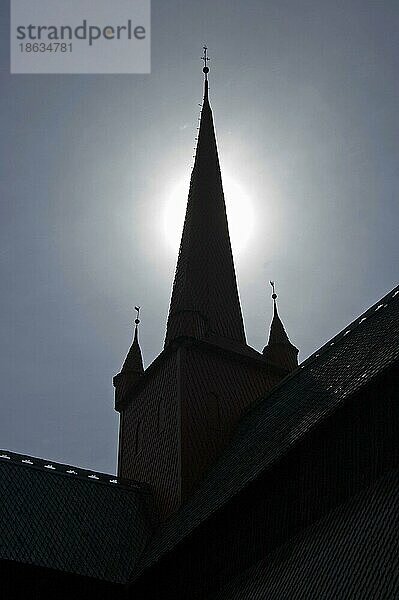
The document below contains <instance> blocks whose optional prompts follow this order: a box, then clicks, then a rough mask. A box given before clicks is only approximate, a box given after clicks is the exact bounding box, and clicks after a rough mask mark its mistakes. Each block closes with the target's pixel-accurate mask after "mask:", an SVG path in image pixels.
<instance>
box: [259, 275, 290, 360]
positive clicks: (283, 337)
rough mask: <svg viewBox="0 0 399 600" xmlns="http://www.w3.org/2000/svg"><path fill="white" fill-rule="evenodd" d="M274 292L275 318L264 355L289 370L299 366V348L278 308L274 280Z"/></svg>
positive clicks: (272, 284) (272, 282)
mask: <svg viewBox="0 0 399 600" xmlns="http://www.w3.org/2000/svg"><path fill="white" fill-rule="evenodd" d="M270 285H271V286H272V289H273V293H272V299H273V319H272V323H271V325H270V333H269V341H268V344H267V346H265V347H264V349H263V354H264V356H265V357H266V358H267V359H268V360H270V361H271V362H273V363H274V364H276V365H278V366H280V367H283V368H284V369H286V370H287V371H293V370H294V369H296V367H297V366H298V352H299V351H298V348H296V347H295V346H294V345H293V344H291V342H290V340H289V339H288V335H287V332H286V331H285V329H284V325H283V323H282V321H281V319H280V317H279V314H278V310H277V294H276V291H275V284H274V281H271V282H270Z"/></svg>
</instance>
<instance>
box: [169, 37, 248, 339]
mask: <svg viewBox="0 0 399 600" xmlns="http://www.w3.org/2000/svg"><path fill="white" fill-rule="evenodd" d="M202 60H203V61H204V67H203V72H204V98H203V103H202V110H201V118H200V127H199V133H198V143H197V149H196V155H195V161H194V167H193V170H192V174H191V181H190V189H189V194H188V203H187V210H186V216H185V221H184V227H183V234H182V238H181V244H180V250H179V256H178V261H177V267H176V274H175V279H174V284H173V291H172V298H171V303H170V309H169V317H168V323H167V332H166V340H165V347H166V346H168V345H169V344H170V343H171V342H172V341H173V340H175V339H176V338H179V337H193V338H196V339H199V340H203V339H206V338H207V337H209V336H212V335H215V336H218V337H221V338H225V339H229V340H234V341H235V342H238V343H240V344H243V345H245V344H246V340H245V332H244V323H243V318H242V313H241V306H240V301H239V296H238V288H237V281H236V275H235V269H234V262H233V254H232V250H231V243H230V236H229V228H228V222H227V215H226V206H225V200H224V194H223V185H222V177H221V172H220V165H219V158H218V151H217V143H216V136H215V130H214V125H213V116H212V110H211V107H210V104H209V93H208V73H209V67H208V66H207V63H208V61H209V57H208V54H207V47H206V46H204V56H203V57H202Z"/></svg>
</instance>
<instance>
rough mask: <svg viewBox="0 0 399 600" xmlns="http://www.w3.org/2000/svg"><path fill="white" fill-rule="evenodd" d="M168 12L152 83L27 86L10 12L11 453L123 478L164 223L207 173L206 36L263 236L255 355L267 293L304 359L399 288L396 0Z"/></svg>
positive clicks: (4, 64) (192, 7)
mask: <svg viewBox="0 0 399 600" xmlns="http://www.w3.org/2000/svg"><path fill="white" fill-rule="evenodd" d="M152 5H153V8H152V40H153V43H152V74H151V75H147V76H144V75H115V76H113V75H108V76H99V75H97V76H95V75H92V76H89V75H87V76H85V75H81V76H73V75H69V76H57V75H51V76H44V75H40V76H33V75H32V76H28V75H14V76H10V75H9V74H8V71H9V64H8V63H9V51H8V43H9V40H8V9H7V11H6V7H5V6H4V3H2V7H1V9H0V10H1V31H2V36H1V42H0V44H1V98H0V103H1V107H0V108H1V117H0V118H1V131H2V135H1V166H0V169H1V192H2V193H1V263H0V267H1V281H2V294H1V299H0V315H1V333H2V336H1V339H2V348H1V377H2V382H3V383H2V398H1V405H2V418H1V420H0V440H1V441H0V447H2V448H7V449H10V450H14V451H16V452H22V453H23V452H25V453H27V454H32V455H37V456H42V457H45V458H52V459H53V460H58V461H61V462H66V463H70V464H76V465H79V466H83V467H88V468H94V469H97V470H104V471H109V472H112V471H114V470H115V462H116V446H117V416H116V413H114V411H113V388H112V376H113V375H114V374H116V373H117V372H118V369H119V367H120V365H121V363H122V361H123V358H124V356H125V353H126V352H127V350H128V347H129V344H130V341H131V332H132V326H131V324H132V322H133V319H134V314H133V307H134V304H137V303H139V304H141V305H142V306H143V310H142V327H141V345H142V349H143V354H144V360H145V363H146V365H148V364H149V363H150V362H151V361H152V360H153V358H154V357H155V356H156V355H157V354H158V353H159V352H160V350H161V349H162V344H163V338H164V332H165V325H166V316H167V310H168V304H169V299H170V291H171V285H172V280H173V273H174V268H175V263H176V254H175V253H173V252H171V251H170V249H169V248H168V247H167V245H166V244H165V240H164V238H163V232H162V231H161V228H160V223H161V221H162V219H161V216H162V211H163V210H164V205H165V202H166V200H167V198H168V195H170V190H171V189H172V188H173V186H174V185H176V184H178V183H179V182H180V181H181V180H182V177H185V176H186V177H187V175H188V174H189V172H190V167H191V164H192V158H191V157H192V154H193V146H194V137H195V135H196V125H197V117H198V112H199V106H198V103H199V102H200V101H201V95H202V73H201V61H200V60H199V58H200V56H201V47H202V44H203V42H204V41H206V42H207V43H208V46H209V53H210V56H211V59H212V61H211V63H210V66H211V78H210V81H211V83H210V85H211V90H210V91H211V104H212V108H213V111H214V117H215V125H216V131H217V136H218V144H219V153H220V160H221V166H222V172H223V169H225V170H226V169H228V171H229V172H230V173H232V174H233V175H234V178H235V180H236V181H237V182H238V183H239V185H240V187H241V188H242V189H243V190H245V193H246V195H248V197H250V198H251V201H252V206H253V210H254V213H255V218H256V221H257V227H256V231H255V232H254V235H253V239H250V240H249V242H248V244H247V247H246V249H245V251H244V252H242V254H240V255H239V256H238V258H237V260H236V269H237V275H238V283H239V289H240V295H241V301H242V307H243V313H244V319H245V325H246V331H247V338H248V342H249V344H251V345H252V346H253V347H255V348H257V349H262V348H263V346H264V345H265V343H266V338H267V329H268V326H269V323H270V318H271V301H270V290H269V289H267V282H268V280H269V279H275V280H276V281H277V285H278V290H277V291H278V292H279V302H280V304H279V306H280V313H281V316H282V319H283V321H284V323H285V325H286V328H287V331H288V333H289V336H290V338H291V340H292V341H293V342H294V343H295V344H296V345H297V346H298V347H299V348H300V349H301V353H300V360H303V359H304V358H306V356H308V355H309V354H310V353H311V352H313V351H314V350H315V349H317V348H318V347H319V346H320V345H322V344H323V343H324V342H325V341H326V340H327V339H328V338H330V337H331V336H332V335H334V334H335V333H337V332H338V331H339V330H340V329H341V328H343V327H344V326H345V325H346V324H347V323H349V322H350V321H351V320H352V319H353V318H354V317H356V316H357V315H358V314H360V313H361V312H362V311H363V310H364V309H366V308H367V307H368V306H370V305H371V304H372V303H373V302H375V301H376V300H377V299H378V298H379V297H381V296H382V295H383V294H385V293H386V292H387V291H388V290H389V289H390V288H392V287H393V286H394V285H395V284H396V283H397V279H398V264H399V260H398V259H399V256H398V241H397V237H398V235H397V231H398V217H399V214H398V213H399V208H398V207H399V203H398V193H397V192H398V114H397V105H398V88H399V79H398V75H397V74H398V72H399V69H398V67H399V65H398V62H399V43H398V39H399V36H398V26H399V5H398V3H397V2H396V1H395V2H394V1H392V2H384V1H382V2H374V1H373V2H371V1H367V0H359V1H353V0H345V1H331V0H327V1H324V2H323V1H320V0H318V1H313V0H312V1H304V0H291V1H284V0H279V1H273V2H267V1H265V0H259V1H255V0H246V1H245V2H244V1H242V0H241V1H240V2H237V1H235V2H234V1H232V0H224V1H221V0H202V2H187V0H184V1H183V0H182V1H176V0H168V2H165V1H164V0H153V2H152Z"/></svg>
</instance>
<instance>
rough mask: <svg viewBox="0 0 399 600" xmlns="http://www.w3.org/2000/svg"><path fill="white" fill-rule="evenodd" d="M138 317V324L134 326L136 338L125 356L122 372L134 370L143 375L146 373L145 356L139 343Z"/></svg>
mask: <svg viewBox="0 0 399 600" xmlns="http://www.w3.org/2000/svg"><path fill="white" fill-rule="evenodd" d="M137 321H138V319H136V324H135V328H134V338H133V343H132V345H131V346H130V350H129V352H128V353H127V356H126V358H125V362H124V363H123V367H122V369H121V373H126V372H127V371H129V372H134V373H138V374H140V375H142V374H143V373H144V366H143V357H142V355H141V348H140V344H139V336H138V323H137Z"/></svg>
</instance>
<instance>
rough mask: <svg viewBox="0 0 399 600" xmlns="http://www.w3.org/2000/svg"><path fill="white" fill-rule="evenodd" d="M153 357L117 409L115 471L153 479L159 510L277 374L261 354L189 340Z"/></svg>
mask: <svg viewBox="0 0 399 600" xmlns="http://www.w3.org/2000/svg"><path fill="white" fill-rule="evenodd" d="M158 360H159V364H158V365H156V366H155V368H150V371H149V372H148V373H147V374H146V375H144V380H143V382H142V384H141V385H138V386H137V387H136V388H135V389H134V390H133V391H132V395H131V398H130V399H129V400H128V403H127V404H126V405H125V407H124V408H122V410H121V427H120V439H119V469H118V474H119V476H121V477H124V478H127V479H134V480H136V481H142V482H145V483H148V484H150V486H151V487H152V489H153V493H154V498H155V504H156V506H157V508H158V511H159V514H160V516H161V518H164V517H166V516H168V515H169V514H171V513H173V512H175V511H176V510H177V509H178V508H179V506H180V505H181V503H182V502H184V500H185V499H186V498H187V496H188V495H189V494H190V493H191V492H192V491H193V489H194V488H195V486H196V485H197V484H198V483H199V481H200V480H201V478H202V477H203V476H204V474H205V473H206V471H207V470H208V469H209V468H210V466H211V465H212V464H213V463H214V462H215V461H216V460H217V458H218V456H219V455H220V453H221V452H222V450H223V448H224V447H225V446H226V444H227V443H228V441H229V439H230V436H231V434H232V431H233V429H234V426H235V424H236V423H237V421H238V420H239V418H240V417H241V416H242V414H243V412H244V411H245V409H246V408H247V407H248V406H249V405H250V404H251V403H252V402H254V401H255V400H256V399H257V398H259V397H260V396H261V395H262V394H264V393H265V392H266V391H268V390H269V389H270V388H271V387H272V386H273V385H275V384H276V383H277V382H278V381H279V379H281V374H277V373H276V372H275V371H274V370H273V369H272V368H271V367H270V366H269V365H267V363H264V362H262V360H255V359H248V358H247V357H243V356H240V355H238V354H234V353H228V352H225V351H223V350H221V349H217V348H214V347H212V346H208V345H206V344H197V343H196V342H192V341H188V340H187V341H185V342H184V341H181V342H180V343H179V346H178V347H176V348H174V349H173V350H172V349H171V350H169V351H168V352H167V353H164V354H163V355H161V356H160V358H159V359H158Z"/></svg>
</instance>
